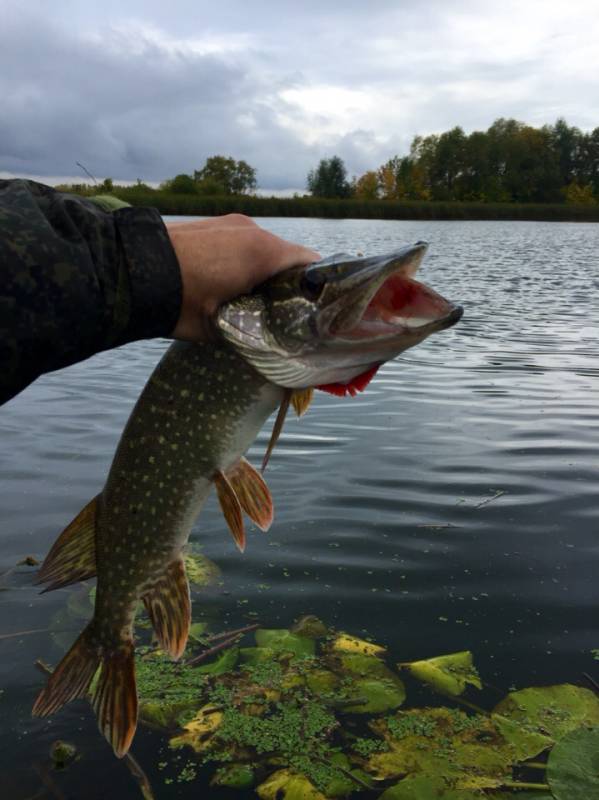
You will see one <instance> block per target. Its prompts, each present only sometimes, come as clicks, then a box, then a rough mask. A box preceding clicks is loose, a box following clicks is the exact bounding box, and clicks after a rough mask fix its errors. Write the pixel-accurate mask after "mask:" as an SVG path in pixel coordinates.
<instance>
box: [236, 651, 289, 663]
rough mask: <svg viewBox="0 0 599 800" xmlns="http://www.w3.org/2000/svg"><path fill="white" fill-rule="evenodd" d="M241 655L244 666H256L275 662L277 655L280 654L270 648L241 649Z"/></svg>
mask: <svg viewBox="0 0 599 800" xmlns="http://www.w3.org/2000/svg"><path fill="white" fill-rule="evenodd" d="M239 655H240V657H241V660H242V661H243V663H244V664H247V665H248V666H255V665H256V664H263V663H266V662H269V663H270V662H272V661H275V660H276V657H277V655H280V654H279V653H276V652H275V651H274V650H273V649H272V648H270V647H241V648H240V649H239Z"/></svg>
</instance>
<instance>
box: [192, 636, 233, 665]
mask: <svg viewBox="0 0 599 800" xmlns="http://www.w3.org/2000/svg"><path fill="white" fill-rule="evenodd" d="M242 636H243V634H236V635H234V636H231V637H230V638H229V639H225V640H224V641H223V642H219V644H215V645H214V647H209V648H208V650H204V652H203V653H200V655H199V656H195V658H190V659H189V661H185V662H184V663H185V666H186V667H195V666H196V665H197V664H201V663H202V661H205V660H206V659H207V658H210V656H213V655H214V654H215V653H220V651H221V650H226V649H227V647H231V646H232V645H234V644H237V642H239V641H240V640H241V638H242Z"/></svg>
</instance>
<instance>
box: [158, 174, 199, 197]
mask: <svg viewBox="0 0 599 800" xmlns="http://www.w3.org/2000/svg"><path fill="white" fill-rule="evenodd" d="M164 188H165V189H167V190H168V191H169V192H174V193H175V194H197V186H196V182H195V181H194V179H193V178H192V177H191V175H186V174H185V173H181V174H180V175H175V177H174V178H171V179H170V180H169V181H166V182H165V186H164Z"/></svg>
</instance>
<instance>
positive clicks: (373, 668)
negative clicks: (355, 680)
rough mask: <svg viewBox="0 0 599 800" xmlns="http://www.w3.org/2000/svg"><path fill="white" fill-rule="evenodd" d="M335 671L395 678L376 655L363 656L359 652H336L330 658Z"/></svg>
mask: <svg viewBox="0 0 599 800" xmlns="http://www.w3.org/2000/svg"><path fill="white" fill-rule="evenodd" d="M331 665H332V668H333V669H334V670H335V672H340V673H341V674H344V673H348V672H349V673H350V674H352V675H357V676H358V677H360V678H395V677H397V676H396V675H395V673H393V672H391V670H390V669H389V667H388V666H387V665H386V664H385V662H384V661H381V659H380V658H377V657H376V656H365V655H362V654H361V653H338V654H336V655H335V656H333V657H332V658H331Z"/></svg>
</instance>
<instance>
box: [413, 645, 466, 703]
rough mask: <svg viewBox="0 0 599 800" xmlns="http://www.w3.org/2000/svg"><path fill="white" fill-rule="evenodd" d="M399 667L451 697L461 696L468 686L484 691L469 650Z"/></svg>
mask: <svg viewBox="0 0 599 800" xmlns="http://www.w3.org/2000/svg"><path fill="white" fill-rule="evenodd" d="M399 666H400V667H403V668H404V669H407V670H409V671H410V673H411V674H412V675H413V676H414V677H415V678H417V679H418V680H419V681H422V682H423V683H426V684H428V685H429V686H432V688H433V689H434V690H435V691H437V692H440V693H441V694H448V695H450V696H451V697H458V696H459V695H461V694H462V693H463V691H464V689H465V688H466V685H467V684H471V685H472V686H476V688H477V689H482V684H481V681H480V677H479V675H478V672H477V671H476V669H475V667H474V665H473V663H472V653H471V652H470V651H469V650H463V651H462V652H460V653H451V654H450V655H446V656H438V657H437V658H429V659H426V660H424V661H411V662H409V663H406V664H399Z"/></svg>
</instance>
